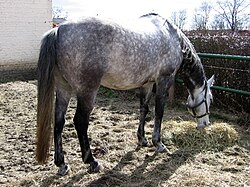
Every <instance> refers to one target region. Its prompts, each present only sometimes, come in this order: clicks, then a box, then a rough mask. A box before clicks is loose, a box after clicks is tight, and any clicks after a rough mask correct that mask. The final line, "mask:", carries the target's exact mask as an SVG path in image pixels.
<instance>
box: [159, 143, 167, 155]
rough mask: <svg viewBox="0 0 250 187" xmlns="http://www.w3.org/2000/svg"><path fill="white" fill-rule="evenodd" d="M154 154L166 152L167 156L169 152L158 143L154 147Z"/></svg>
mask: <svg viewBox="0 0 250 187" xmlns="http://www.w3.org/2000/svg"><path fill="white" fill-rule="evenodd" d="M156 152H157V153H164V152H167V153H168V154H170V152H169V150H168V149H167V148H166V146H165V145H164V144H163V143H161V142H160V143H158V145H157V147H156Z"/></svg>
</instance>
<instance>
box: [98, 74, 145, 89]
mask: <svg viewBox="0 0 250 187" xmlns="http://www.w3.org/2000/svg"><path fill="white" fill-rule="evenodd" d="M146 82H148V78H145V77H141V76H135V75H132V74H131V75H129V74H127V75H126V74H125V73H124V72H121V73H115V74H112V73H106V74H104V75H103V77H102V80H101V85H102V86H105V87H107V88H111V89H115V90H129V89H134V88H138V87H141V86H142V85H144V84H145V83H146Z"/></svg>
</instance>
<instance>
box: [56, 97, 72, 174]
mask: <svg viewBox="0 0 250 187" xmlns="http://www.w3.org/2000/svg"><path fill="white" fill-rule="evenodd" d="M68 103H69V98H66V97H64V96H63V95H62V94H61V93H60V92H57V93H56V104H55V126H54V144H55V155H54V162H55V165H56V166H58V167H59V170H58V174H59V175H65V174H67V172H68V170H69V167H68V166H67V165H66V164H65V162H64V154H63V148H62V131H63V127H64V124H65V114H66V111H67V107H68Z"/></svg>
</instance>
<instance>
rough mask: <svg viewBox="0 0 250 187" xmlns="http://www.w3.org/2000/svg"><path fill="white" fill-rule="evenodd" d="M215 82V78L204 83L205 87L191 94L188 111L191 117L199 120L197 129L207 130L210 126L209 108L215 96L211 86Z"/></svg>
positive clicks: (188, 100)
mask: <svg viewBox="0 0 250 187" xmlns="http://www.w3.org/2000/svg"><path fill="white" fill-rule="evenodd" d="M213 82H214V76H212V77H211V78H210V79H209V80H208V81H205V82H204V85H203V86H202V87H200V88H197V89H195V90H194V92H193V93H190V94H189V96H188V99H187V104H186V106H187V109H188V111H189V112H190V113H191V115H192V116H193V117H194V118H195V119H197V129H202V128H205V127H206V126H208V125H210V121H209V114H210V112H209V108H210V104H211V103H212V101H213V95H212V92H211V89H210V88H211V86H212V85H213Z"/></svg>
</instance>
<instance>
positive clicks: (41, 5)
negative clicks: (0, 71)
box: [0, 0, 52, 65]
mask: <svg viewBox="0 0 250 187" xmlns="http://www.w3.org/2000/svg"><path fill="white" fill-rule="evenodd" d="M51 27H52V0H0V65H10V64H26V63H37V59H38V54H39V48H40V41H41V38H42V35H43V33H44V32H46V31H47V30H49V29H50V28H51Z"/></svg>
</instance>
